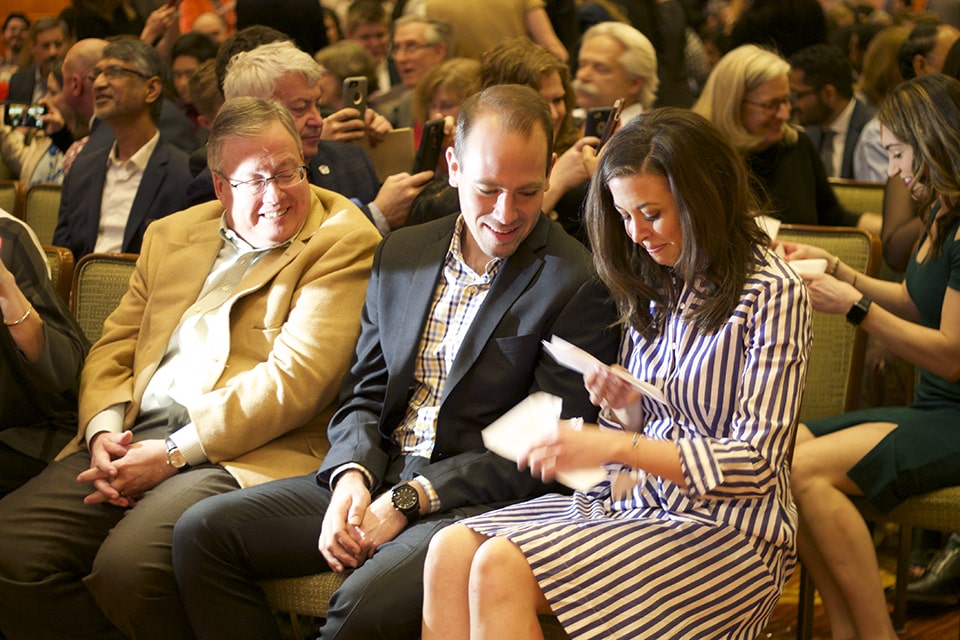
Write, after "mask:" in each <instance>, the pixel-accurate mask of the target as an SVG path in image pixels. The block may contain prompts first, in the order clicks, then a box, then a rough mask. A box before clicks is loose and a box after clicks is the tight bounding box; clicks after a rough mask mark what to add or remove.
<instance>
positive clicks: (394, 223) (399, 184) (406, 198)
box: [373, 171, 433, 229]
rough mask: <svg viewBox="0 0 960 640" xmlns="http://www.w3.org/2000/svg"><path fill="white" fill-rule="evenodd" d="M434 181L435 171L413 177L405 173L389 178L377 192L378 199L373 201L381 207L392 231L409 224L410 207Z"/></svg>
mask: <svg viewBox="0 0 960 640" xmlns="http://www.w3.org/2000/svg"><path fill="white" fill-rule="evenodd" d="M432 179H433V171H421V172H420V173H415V174H413V175H410V174H409V173H406V172H404V173H395V174H393V175H392V176H387V179H386V180H384V181H383V186H381V187H380V191H378V192H377V197H376V198H374V199H373V204H375V205H377V207H379V209H380V211H381V213H383V217H384V218H386V219H387V222H388V223H390V228H391V229H396V228H397V227H402V226H403V225H405V224H406V223H407V216H409V215H410V206H411V205H412V204H413V201H414V199H416V197H417V196H418V195H419V194H420V192H421V191H423V189H424V187H426V186H427V185H428V184H429V183H430V180H432Z"/></svg>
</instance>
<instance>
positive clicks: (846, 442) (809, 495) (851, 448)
mask: <svg viewBox="0 0 960 640" xmlns="http://www.w3.org/2000/svg"><path fill="white" fill-rule="evenodd" d="M895 428H896V425H894V424H892V423H888V422H875V423H866V424H861V425H857V426H854V427H850V428H848V429H844V430H842V431H837V432H835V433H831V434H827V435H824V436H821V437H819V438H813V439H806V438H804V439H802V440H800V444H799V445H798V446H797V449H796V452H795V454H794V458H793V467H792V484H793V495H794V498H795V499H796V501H797V505H798V507H799V510H800V518H801V521H802V523H803V525H802V527H801V541H800V555H801V559H802V560H803V561H804V563H805V565H807V566H808V567H809V569H810V571H811V574H812V575H813V577H814V581H815V582H816V583H817V586H818V587H820V588H821V595H822V596H823V598H824V603H825V605H826V606H827V611H828V615H830V623H831V628H832V629H833V637H834V638H835V639H839V638H853V637H857V638H871V639H873V638H876V639H878V640H880V639H883V638H888V639H890V640H894V639H895V638H896V637H897V636H896V634H895V633H894V630H893V625H892V624H891V622H890V614H889V612H888V610H887V603H886V599H885V597H884V594H883V585H882V584H881V582H880V568H879V566H878V564H877V556H876V551H875V550H874V547H873V538H872V537H871V535H870V531H869V529H868V528H867V525H866V523H865V522H864V520H863V517H862V516H861V515H860V512H859V511H858V510H857V508H856V507H855V506H854V504H853V502H851V500H850V498H849V497H848V496H850V495H862V491H861V490H860V488H859V487H858V486H857V485H856V484H854V483H853V481H852V480H850V478H849V477H847V471H848V470H849V469H850V468H851V467H852V466H853V465H854V464H856V462H857V461H859V460H860V459H861V458H863V457H864V456H865V455H866V454H867V453H868V452H869V451H870V450H871V449H873V448H874V447H875V446H876V445H877V443H879V442H880V440H882V439H883V438H884V437H885V436H886V435H887V434H888V433H890V432H891V431H892V430H893V429H895ZM805 430H806V427H805V426H802V425H801V433H803V432H804V431H805ZM807 433H809V431H807ZM821 585H822V586H821ZM838 598H839V600H840V602H837V601H836V600H837V599H838ZM828 599H829V600H830V602H829V603H828V602H827V600H828Z"/></svg>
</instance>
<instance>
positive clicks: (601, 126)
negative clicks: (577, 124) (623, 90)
mask: <svg viewBox="0 0 960 640" xmlns="http://www.w3.org/2000/svg"><path fill="white" fill-rule="evenodd" d="M621 111H623V98H617V101H616V102H614V103H613V106H612V107H594V108H592V109H588V110H587V121H586V123H584V127H583V135H584V136H594V137H596V138H600V144H598V145H597V151H600V149H601V148H603V145H605V144H606V143H607V140H609V139H610V136H612V135H613V133H614V131H616V130H617V123H618V122H619V121H620V112H621Z"/></svg>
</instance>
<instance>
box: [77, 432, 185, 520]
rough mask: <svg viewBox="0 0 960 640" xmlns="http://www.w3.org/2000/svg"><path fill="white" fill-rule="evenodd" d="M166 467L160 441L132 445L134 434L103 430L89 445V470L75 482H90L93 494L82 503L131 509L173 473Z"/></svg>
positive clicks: (165, 449)
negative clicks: (105, 504) (141, 497)
mask: <svg viewBox="0 0 960 640" xmlns="http://www.w3.org/2000/svg"><path fill="white" fill-rule="evenodd" d="M176 472H177V471H176V469H174V468H173V467H171V466H170V465H169V464H167V446H166V443H164V441H163V440H142V441H140V442H133V432H132V431H123V432H121V433H110V432H106V431H102V432H100V433H98V434H96V435H95V436H94V437H93V440H92V441H91V442H90V468H89V469H87V470H86V471H83V472H81V473H80V474H79V475H78V476H77V482H90V483H92V484H93V489H94V490H93V492H92V493H90V494H89V495H87V496H86V497H85V498H84V499H83V502H84V504H100V503H103V502H106V503H108V504H112V505H113V506H115V507H122V508H129V507H132V506H133V505H134V504H135V503H136V501H137V499H139V498H140V496H142V495H143V494H144V493H146V492H147V491H149V490H150V489H152V488H153V487H155V486H157V485H159V484H160V483H161V482H163V481H164V480H166V479H167V478H169V477H171V476H173V475H174V474H176Z"/></svg>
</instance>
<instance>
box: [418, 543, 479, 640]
mask: <svg viewBox="0 0 960 640" xmlns="http://www.w3.org/2000/svg"><path fill="white" fill-rule="evenodd" d="M485 540H487V537H486V536H483V535H480V534H479V533H477V532H476V531H473V530H472V529H470V528H468V527H465V526H463V525H460V524H454V525H450V526H449V527H446V528H445V529H442V530H441V531H440V532H438V533H437V534H436V535H435V536H433V539H431V540H430V547H429V550H428V551H427V559H426V562H425V564H424V573H423V628H422V636H421V637H422V640H433V639H435V638H440V639H443V640H456V639H458V638H464V639H467V638H469V637H470V602H469V596H468V589H469V585H470V565H471V564H472V563H473V558H474V554H475V553H476V552H477V549H479V548H480V545H481V544H483V542H484V541H485Z"/></svg>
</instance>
